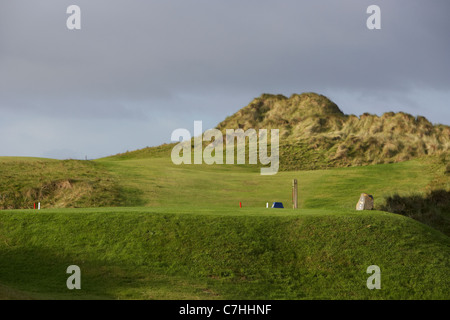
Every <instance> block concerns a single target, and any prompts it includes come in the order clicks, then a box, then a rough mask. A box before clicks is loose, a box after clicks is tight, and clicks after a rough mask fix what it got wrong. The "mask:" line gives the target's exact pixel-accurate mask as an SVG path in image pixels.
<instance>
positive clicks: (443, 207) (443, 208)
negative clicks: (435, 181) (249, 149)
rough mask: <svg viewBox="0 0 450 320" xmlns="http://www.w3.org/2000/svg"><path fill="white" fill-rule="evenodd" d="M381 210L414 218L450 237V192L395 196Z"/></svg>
mask: <svg viewBox="0 0 450 320" xmlns="http://www.w3.org/2000/svg"><path fill="white" fill-rule="evenodd" d="M380 209H381V210H383V211H388V212H392V213H397V214H401V215H404V216H407V217H410V218H413V219H415V220H417V221H420V222H422V223H424V224H426V225H429V226H430V227H432V228H434V229H436V230H439V231H441V232H442V233H444V234H446V235H447V236H450V191H448V190H443V189H439V190H433V191H431V192H430V193H428V194H427V195H425V196H424V195H418V194H417V195H411V196H406V197H401V196H399V195H394V196H392V197H389V198H387V199H386V203H385V204H384V205H382V206H381V207H380Z"/></svg>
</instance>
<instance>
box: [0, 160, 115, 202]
mask: <svg viewBox="0 0 450 320" xmlns="http://www.w3.org/2000/svg"><path fill="white" fill-rule="evenodd" d="M37 202H41V204H42V207H43V208H50V207H99V206H105V205H110V206H111V205H118V204H119V203H120V190H119V187H118V185H117V183H116V182H115V181H114V180H113V179H112V177H111V176H110V174H109V172H107V171H106V170H105V169H104V168H103V167H102V165H101V164H99V163H96V162H93V161H79V160H63V161H58V160H52V159H42V158H25V157H0V208H1V209H25V208H33V204H34V203H37Z"/></svg>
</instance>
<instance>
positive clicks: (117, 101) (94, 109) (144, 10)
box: [0, 0, 450, 159]
mask: <svg viewBox="0 0 450 320" xmlns="http://www.w3.org/2000/svg"><path fill="white" fill-rule="evenodd" d="M70 5H77V6H79V7H80V9H81V19H80V21H81V29H80V30H69V29H68V28H67V25H66V21H67V19H68V18H69V16H70V14H67V13H66V10H67V8H68V7H69V6H70ZM370 5H378V6H379V7H380V9H381V29H379V30H370V29H368V28H367V25H366V21H367V19H368V18H369V16H370V14H368V13H367V12H366V11H367V8H368V7H369V6H370ZM449 12H450V1H448V0H432V1H425V0H388V1H382V0H370V1H365V0H316V1H309V0H308V1H301V0H226V1H225V0H158V1H153V0H146V1H144V0H95V1H92V0H84V1H82V0H70V1H66V0H40V1H35V0H1V2H0V137H2V139H1V144H0V146H1V147H0V156H33V157H47V158H57V159H68V158H73V159H85V157H87V158H89V159H96V158H100V157H104V156H108V155H113V154H117V153H121V152H125V151H128V150H129V151H131V150H136V149H140V148H143V147H146V146H156V145H160V144H162V143H169V142H170V137H171V133H172V132H173V131H174V130H175V129H177V128H186V129H188V130H189V131H191V132H193V126H194V120H201V121H203V129H204V130H206V129H209V128H213V127H215V126H216V125H217V124H218V123H219V122H221V121H222V120H223V119H225V118H226V117H227V116H229V115H232V114H233V113H235V112H236V111H238V110H239V109H241V108H242V107H244V106H246V105H247V104H248V103H250V102H251V101H252V100H253V99H254V98H255V97H258V96H260V95H261V94H262V93H272V94H284V95H285V96H290V95H291V94H293V93H299V94H300V93H302V92H316V93H319V94H323V95H325V96H327V97H328V98H330V99H331V100H332V101H334V102H335V103H336V104H337V105H338V106H339V107H340V109H341V110H342V111H343V112H344V113H346V114H355V115H361V114H363V113H365V112H370V113H373V114H378V115H382V114H383V113H384V112H389V111H394V112H398V111H403V112H407V113H410V114H412V115H414V116H417V115H421V116H425V117H427V118H428V119H429V120H430V121H431V122H433V123H435V124H436V123H441V124H446V125H450V105H449V103H450V62H449V59H450V37H449V35H448V34H449V30H450V19H449V18H450V16H449Z"/></svg>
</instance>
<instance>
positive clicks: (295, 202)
mask: <svg viewBox="0 0 450 320" xmlns="http://www.w3.org/2000/svg"><path fill="white" fill-rule="evenodd" d="M292 208H293V209H297V208H298V187H297V179H294V180H292Z"/></svg>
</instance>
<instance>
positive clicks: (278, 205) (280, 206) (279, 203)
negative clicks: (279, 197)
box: [272, 202, 284, 209]
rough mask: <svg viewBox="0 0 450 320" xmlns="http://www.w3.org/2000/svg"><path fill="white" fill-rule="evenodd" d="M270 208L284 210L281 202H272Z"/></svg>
mask: <svg viewBox="0 0 450 320" xmlns="http://www.w3.org/2000/svg"><path fill="white" fill-rule="evenodd" d="M272 208H281V209H283V208H284V207H283V203H282V202H274V203H273V204H272Z"/></svg>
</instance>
